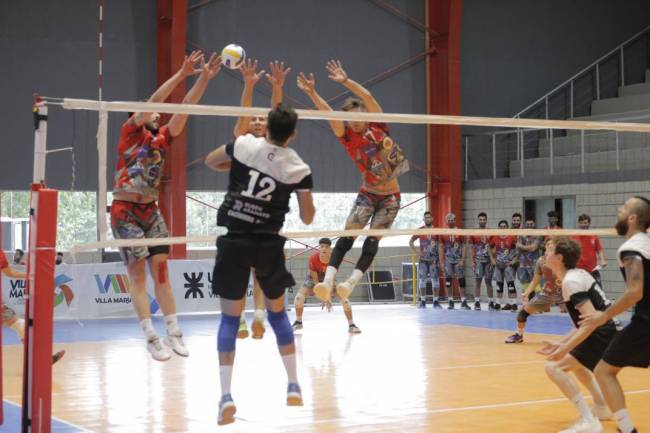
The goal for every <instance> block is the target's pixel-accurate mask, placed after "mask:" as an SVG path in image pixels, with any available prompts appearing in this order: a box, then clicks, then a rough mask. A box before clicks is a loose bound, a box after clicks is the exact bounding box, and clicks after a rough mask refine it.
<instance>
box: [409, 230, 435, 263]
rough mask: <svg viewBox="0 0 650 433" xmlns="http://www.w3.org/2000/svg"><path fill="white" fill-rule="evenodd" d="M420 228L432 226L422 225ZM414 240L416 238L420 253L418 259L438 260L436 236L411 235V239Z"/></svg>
mask: <svg viewBox="0 0 650 433" xmlns="http://www.w3.org/2000/svg"><path fill="white" fill-rule="evenodd" d="M420 228H421V229H426V228H433V226H432V227H427V226H422V227H420ZM415 240H418V241H419V244H420V253H421V254H422V256H421V257H420V260H424V261H432V260H436V261H437V260H438V236H435V235H420V236H416V235H413V236H411V241H415Z"/></svg>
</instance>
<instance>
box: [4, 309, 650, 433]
mask: <svg viewBox="0 0 650 433" xmlns="http://www.w3.org/2000/svg"><path fill="white" fill-rule="evenodd" d="M429 307H430V305H429ZM354 313H355V321H356V323H357V325H359V327H360V328H361V329H362V330H363V333H362V334H359V335H350V334H348V333H347V323H346V321H345V318H344V316H343V313H342V311H341V310H340V307H339V306H336V307H335V310H334V311H333V312H332V313H329V314H328V313H326V312H323V311H321V310H320V308H318V307H312V308H307V309H306V311H305V315H304V326H305V329H304V330H303V331H301V332H300V334H299V335H297V336H296V342H297V350H298V359H299V364H298V368H299V378H300V380H301V385H302V388H303V395H304V399H305V405H304V406H303V407H300V408H288V407H286V406H285V405H284V397H285V394H284V393H285V387H286V375H285V372H284V369H283V367H282V363H281V360H280V358H279V356H278V355H277V350H276V346H275V338H274V336H273V333H272V332H271V331H268V329H267V331H268V333H267V334H266V335H265V337H264V339H263V340H261V341H257V340H251V339H246V340H238V345H237V348H238V352H237V360H236V363H235V376H234V379H233V390H232V391H233V392H232V394H233V397H234V399H235V403H236V404H237V421H236V422H235V423H234V424H232V425H230V426H224V427H218V426H217V424H216V418H217V404H218V400H219V396H220V392H219V375H218V373H219V368H218V363H217V353H216V330H217V326H218V316H215V315H203V316H190V317H182V318H181V320H180V323H181V326H182V328H183V331H184V333H185V335H186V338H185V341H186V344H187V345H188V348H189V349H190V352H191V355H190V357H189V358H187V359H182V358H179V357H174V358H172V360H171V361H169V362H166V363H159V362H156V361H153V360H152V359H151V358H150V356H149V354H148V353H147V352H146V350H145V347H144V343H143V341H142V338H141V332H140V329H139V326H138V324H137V323H136V321H135V320H97V321H89V322H85V323H84V324H83V326H80V325H79V324H78V323H76V322H73V321H65V322H57V323H56V324H55V347H56V348H57V349H59V348H64V349H66V351H67V354H66V356H65V357H64V358H63V360H62V361H61V362H60V363H59V364H56V365H55V366H54V377H53V382H54V390H53V403H52V406H53V415H54V416H55V417H56V418H57V420H56V421H55V422H54V423H53V431H55V432H60V433H67V432H78V431H94V432H125V433H126V432H129V433H134V432H186V431H190V432H209V431H211V432H217V431H222V432H254V433H259V432H323V433H325V432H327V433H329V432H441V433H442V432H472V433H475V432H509V433H510V432H527V433H536V432H539V433H542V432H557V431H559V430H562V429H563V428H566V427H568V426H569V425H570V424H571V423H572V422H573V421H574V420H575V419H576V418H577V414H576V412H575V410H574V408H573V406H572V405H571V404H570V403H569V402H568V401H567V400H566V399H564V398H563V397H562V395H561V394H560V391H559V390H558V389H557V388H556V387H555V386H554V385H553V384H552V383H551V382H550V381H549V380H548V379H547V378H546V375H545V373H544V368H543V366H544V360H543V358H542V357H541V356H540V355H537V354H536V353H535V351H536V350H537V349H538V348H539V347H540V343H541V341H542V340H543V339H546V338H554V337H556V336H557V334H562V333H565V332H566V331H567V330H568V329H569V327H570V323H569V319H568V317H567V316H566V315H558V314H546V315H541V316H535V317H531V318H530V319H529V331H532V332H535V333H534V334H533V333H532V332H531V333H529V334H527V335H526V341H525V343H523V344H517V345H506V344H504V342H503V341H504V339H505V338H506V337H507V336H508V335H510V334H511V333H512V329H513V328H514V326H515V314H512V313H509V312H487V311H481V312H478V311H457V310H456V311H447V310H432V309H430V308H428V309H426V310H419V309H415V308H414V307H412V306H409V305H373V306H355V307H354ZM293 314H294V313H293V312H290V313H289V316H290V318H291V319H292V321H293ZM156 326H157V328H158V330H159V332H161V333H162V332H163V326H162V323H161V322H160V321H156ZM549 334H550V335H549ZM553 334H555V335H553ZM4 338H5V343H6V345H5V346H4V348H3V351H4V356H3V362H4V364H3V366H4V372H3V374H4V398H5V412H6V415H5V416H6V422H5V425H4V426H1V427H0V432H15V431H19V430H18V422H19V416H20V414H19V407H18V406H17V404H19V403H20V398H21V397H20V392H21V391H20V390H21V367H22V362H21V357H22V350H21V346H20V345H19V344H18V341H17V340H16V338H15V337H14V336H13V333H12V332H11V331H7V330H5V334H4ZM12 343H13V344H12ZM622 383H623V387H624V389H625V390H626V392H627V399H628V407H629V410H630V412H631V414H632V418H633V420H634V421H635V422H636V424H637V426H638V427H640V428H643V427H646V428H647V427H648V426H650V411H648V410H647V408H648V407H649V406H650V372H648V371H647V370H635V369H627V370H624V372H623V374H622ZM604 426H605V431H606V432H615V431H616V428H615V425H614V423H613V422H612V421H608V422H605V423H604Z"/></svg>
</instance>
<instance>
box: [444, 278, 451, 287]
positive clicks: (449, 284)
mask: <svg viewBox="0 0 650 433" xmlns="http://www.w3.org/2000/svg"><path fill="white" fill-rule="evenodd" d="M445 287H446V288H447V289H451V278H445Z"/></svg>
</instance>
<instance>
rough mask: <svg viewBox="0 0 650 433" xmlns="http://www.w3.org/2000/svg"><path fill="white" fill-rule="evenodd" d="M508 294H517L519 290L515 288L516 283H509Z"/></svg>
mask: <svg viewBox="0 0 650 433" xmlns="http://www.w3.org/2000/svg"><path fill="white" fill-rule="evenodd" d="M508 293H510V294H513V293H517V289H516V288H515V282H514V281H508Z"/></svg>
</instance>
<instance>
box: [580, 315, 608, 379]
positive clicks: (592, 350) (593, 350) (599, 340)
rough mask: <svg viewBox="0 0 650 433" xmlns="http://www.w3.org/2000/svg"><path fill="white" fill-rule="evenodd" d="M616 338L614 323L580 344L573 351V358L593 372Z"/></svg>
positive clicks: (601, 328)
mask: <svg viewBox="0 0 650 433" xmlns="http://www.w3.org/2000/svg"><path fill="white" fill-rule="evenodd" d="M615 336H616V327H615V326H614V323H613V322H611V321H610V322H609V323H607V324H606V325H603V326H601V327H600V328H598V329H596V330H595V331H594V332H593V334H591V335H590V336H589V337H587V339H586V340H585V341H583V342H582V343H580V344H578V345H577V346H576V347H575V349H573V350H572V351H571V356H573V357H574V358H575V359H577V360H578V362H579V363H580V364H582V365H583V366H585V367H586V368H588V369H589V370H592V371H593V369H594V368H596V365H597V364H598V363H599V362H600V360H601V359H602V357H603V354H604V353H605V351H606V350H607V346H608V345H609V343H610V342H611V341H612V340H613V339H614V337H615Z"/></svg>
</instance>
